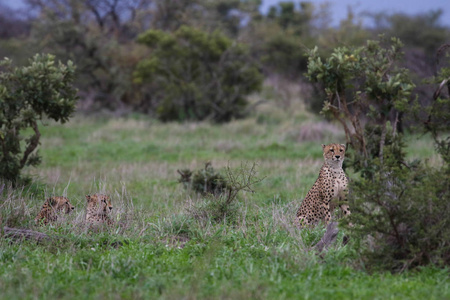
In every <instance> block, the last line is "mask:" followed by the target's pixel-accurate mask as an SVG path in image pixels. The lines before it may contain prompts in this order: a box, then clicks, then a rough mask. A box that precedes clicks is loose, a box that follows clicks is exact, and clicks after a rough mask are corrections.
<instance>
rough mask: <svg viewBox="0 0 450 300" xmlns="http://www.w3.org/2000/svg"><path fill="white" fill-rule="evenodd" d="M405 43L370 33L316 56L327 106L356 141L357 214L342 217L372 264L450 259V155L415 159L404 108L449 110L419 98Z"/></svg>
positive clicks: (353, 198)
mask: <svg viewBox="0 0 450 300" xmlns="http://www.w3.org/2000/svg"><path fill="white" fill-rule="evenodd" d="M401 46H402V44H401V43H400V41H399V40H398V39H395V38H392V39H391V41H390V43H389V44H384V40H380V41H368V42H367V44H366V45H365V46H363V47H358V48H354V49H349V48H337V49H335V50H334V52H333V53H332V54H331V56H330V57H329V58H326V59H325V60H322V59H321V58H320V57H318V56H317V50H314V51H312V52H311V53H310V58H309V63H308V76H309V77H310V78H311V79H312V80H313V81H316V82H319V83H321V84H323V85H324V86H325V92H326V93H327V101H326V102H325V105H324V108H323V110H322V111H323V112H324V113H327V114H329V115H331V116H332V117H334V118H335V119H337V120H338V121H340V122H341V124H342V125H343V127H344V130H345V133H346V138H347V143H349V144H350V145H351V146H352V149H351V152H352V153H351V155H350V159H348V163H347V165H348V166H350V167H352V168H353V170H354V171H355V178H354V180H353V181H351V185H350V190H351V191H352V193H350V204H351V211H352V214H351V215H350V216H349V217H348V218H344V219H343V220H342V223H343V224H344V227H345V228H346V229H347V230H348V231H349V232H350V236H351V237H352V238H353V239H354V240H355V241H356V243H357V244H359V245H360V246H362V247H359V248H358V249H359V252H360V255H361V260H362V261H364V262H365V265H366V266H367V267H368V268H370V269H388V270H391V271H402V270H405V269H408V268H414V267H417V266H423V265H428V264H433V265H436V266H445V265H448V264H449V263H450V242H449V241H450V219H449V218H448V216H447V212H448V210H449V209H450V202H449V201H448V199H449V198H450V197H449V196H450V177H449V176H448V170H449V167H448V162H447V165H445V164H444V166H443V167H441V168H437V169H431V168H428V167H426V166H424V165H422V164H421V163H420V162H418V161H414V162H408V161H407V160H406V155H405V148H406V144H405V143H404V140H403V136H402V134H400V133H399V130H398V125H399V120H400V117H399V116H400V114H401V113H403V112H413V113H415V112H417V111H419V110H422V111H423V110H425V111H429V113H430V118H429V120H435V119H439V120H441V121H442V120H448V116H449V111H448V110H446V111H445V112H442V111H436V110H433V109H432V108H431V109H430V108H423V107H422V108H421V107H419V105H418V103H417V102H416V101H412V99H411V93H412V91H413V89H414V84H413V83H412V82H411V79H410V77H409V73H408V70H406V69H403V68H400V67H399V66H398V61H399V59H400V58H401V56H402V52H401ZM444 80H445V79H444ZM436 103H438V104H442V103H445V101H444V100H442V99H440V100H439V101H437V102H436ZM364 124H365V125H364ZM432 125H433V122H428V126H432ZM434 128H435V129H436V131H439V130H442V129H443V128H442V127H440V128H437V127H434ZM447 128H448V127H447ZM437 144H438V145H440V144H439V143H438V141H437ZM444 148H445V147H444ZM440 149H442V147H441V148H440ZM439 152H440V153H442V151H439ZM444 161H445V156H444ZM350 224H353V226H350Z"/></svg>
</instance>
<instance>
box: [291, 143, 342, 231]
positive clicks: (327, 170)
mask: <svg viewBox="0 0 450 300" xmlns="http://www.w3.org/2000/svg"><path fill="white" fill-rule="evenodd" d="M322 148H323V157H324V159H325V163H324V164H323V166H322V168H321V169H320V173H319V178H317V180H316V182H315V183H314V185H313V187H312V188H311V189H310V190H309V192H308V194H306V197H305V199H304V200H303V202H302V204H301V206H300V208H299V209H298V211H297V219H298V221H299V223H300V226H304V225H315V224H317V223H318V222H319V221H325V223H326V224H328V222H329V221H330V219H331V213H332V211H333V210H334V208H335V207H336V203H335V201H338V203H339V207H340V208H341V210H342V211H343V212H344V215H349V214H350V209H349V206H348V204H347V203H346V202H345V203H342V202H343V201H346V200H347V194H348V189H347V185H348V179H347V177H346V176H345V173H344V170H343V169H342V163H343V162H344V157H345V145H342V144H329V145H322Z"/></svg>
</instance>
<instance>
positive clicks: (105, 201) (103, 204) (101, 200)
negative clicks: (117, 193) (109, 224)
mask: <svg viewBox="0 0 450 300" xmlns="http://www.w3.org/2000/svg"><path fill="white" fill-rule="evenodd" d="M86 200H87V203H88V208H97V209H98V210H99V211H101V212H103V213H109V212H110V211H111V210H112V209H113V206H112V204H111V199H110V198H109V196H108V195H102V194H95V195H86Z"/></svg>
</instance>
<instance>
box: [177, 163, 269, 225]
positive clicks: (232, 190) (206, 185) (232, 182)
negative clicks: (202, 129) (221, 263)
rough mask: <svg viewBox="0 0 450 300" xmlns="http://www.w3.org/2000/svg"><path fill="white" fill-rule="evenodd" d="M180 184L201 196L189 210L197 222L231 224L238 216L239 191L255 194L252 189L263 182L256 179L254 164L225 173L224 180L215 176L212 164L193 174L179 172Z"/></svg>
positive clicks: (227, 170) (187, 171)
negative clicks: (225, 220) (202, 220)
mask: <svg viewBox="0 0 450 300" xmlns="http://www.w3.org/2000/svg"><path fill="white" fill-rule="evenodd" d="M178 172H179V173H180V175H181V178H180V180H179V181H180V182H181V183H183V184H184V185H185V186H186V187H189V186H190V187H191V188H192V189H193V190H194V191H196V192H198V193H200V194H201V195H202V196H203V198H202V199H203V201H202V202H200V203H199V204H197V205H194V206H193V207H191V208H189V209H188V210H189V212H190V213H191V214H192V215H193V216H194V217H196V218H197V219H205V218H207V219H211V220H212V221H214V222H221V221H223V220H224V219H228V220H233V219H234V218H235V216H236V215H237V209H238V207H237V206H236V200H237V196H238V194H239V192H240V191H247V192H252V193H253V192H254V190H253V186H254V185H255V184H257V183H259V182H261V181H262V180H263V179H262V178H258V177H257V176H256V164H255V163H253V164H252V165H251V166H249V165H248V164H242V165H241V167H240V168H238V169H235V170H233V169H231V168H230V167H229V166H228V167H227V168H226V169H225V172H226V175H225V176H226V177H223V176H222V175H220V174H219V173H218V172H216V171H215V170H214V169H213V168H212V166H211V163H209V162H208V163H206V164H205V168H204V169H201V170H198V171H197V172H195V173H194V176H193V178H192V180H191V179H190V177H191V174H192V172H191V171H190V170H183V171H178Z"/></svg>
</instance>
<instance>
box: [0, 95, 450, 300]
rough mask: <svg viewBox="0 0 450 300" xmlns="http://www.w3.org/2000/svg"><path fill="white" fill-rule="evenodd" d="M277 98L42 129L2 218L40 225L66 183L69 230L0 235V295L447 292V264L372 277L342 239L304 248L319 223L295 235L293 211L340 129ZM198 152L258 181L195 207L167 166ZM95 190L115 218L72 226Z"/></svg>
mask: <svg viewBox="0 0 450 300" xmlns="http://www.w3.org/2000/svg"><path fill="white" fill-rule="evenodd" d="M294 104H295V103H294ZM277 107H280V106H279V105H272V106H270V105H266V106H262V107H260V108H259V111H258V113H257V114H255V115H254V116H251V117H250V118H248V119H245V120H239V121H234V122H232V123H229V124H224V125H222V126H217V125H209V124H207V123H187V124H177V123H168V124H162V123H159V122H156V121H154V120H150V119H148V118H147V117H145V116H128V117H126V118H117V117H99V116H96V117H90V118H88V117H82V116H79V115H77V116H75V118H74V119H73V120H72V121H71V122H69V123H68V124H65V125H57V124H53V123H50V124H49V125H48V126H46V127H42V128H41V132H42V140H41V142H42V145H41V147H40V153H41V154H42V161H43V163H42V165H41V166H40V167H38V168H30V169H27V172H28V174H32V175H33V178H34V184H33V186H31V187H28V188H27V189H26V190H25V191H24V192H21V191H20V190H15V191H12V192H11V193H9V196H8V197H9V198H7V199H2V201H3V202H4V203H6V205H5V206H3V207H2V210H1V214H2V215H1V216H2V218H3V221H4V222H5V220H6V217H7V216H6V212H10V214H9V219H10V220H11V222H13V223H12V224H10V225H16V226H23V227H31V228H35V229H36V230H38V229H37V228H36V227H33V226H35V225H34V221H33V218H34V216H35V215H36V213H37V211H38V209H39V208H40V206H41V205H42V202H41V201H42V199H43V196H45V195H48V194H51V193H53V192H54V193H55V194H58V193H59V194H63V192H64V191H66V194H67V196H68V197H69V198H70V200H71V203H72V204H73V205H74V206H75V207H76V209H75V211H74V213H73V214H71V215H69V217H68V218H67V219H68V220H69V221H70V223H69V224H68V225H67V226H62V227H58V228H56V227H52V226H48V227H45V228H42V229H39V230H42V231H43V232H45V233H48V234H53V235H57V236H64V237H65V239H63V240H58V241H57V242H53V243H42V244H39V245H36V244H33V243H31V242H23V243H9V242H7V241H4V240H0V290H1V291H2V293H0V299H25V298H58V299H79V298H91V299H104V298H128V299H130V298H133V299H149V298H163V299H179V298H180V297H182V296H183V297H188V298H191V299H199V298H222V299H223V298H229V299H249V298H253V299H259V298H268V299H274V298H276V299H299V298H308V297H309V298H314V299H329V298H330V297H332V298H333V299H386V298H391V297H392V295H395V297H396V298H399V299H400V298H401V299H423V298H427V299H445V298H449V297H450V281H449V279H448V278H450V276H449V272H448V270H435V269H432V268H425V269H422V270H419V271H417V272H411V273H408V272H407V273H404V274H401V275H392V274H390V273H384V272H379V273H372V274H369V273H367V272H366V271H364V269H363V268H362V267H361V266H362V264H361V262H360V261H358V260H355V257H356V253H357V252H356V251H357V250H355V248H351V247H350V246H351V245H348V246H345V247H342V246H338V247H336V248H332V249H331V250H330V251H329V252H328V253H327V254H326V255H324V257H323V258H319V257H318V256H316V255H315V254H314V252H310V251H308V249H309V247H311V246H312V245H314V244H315V243H316V242H317V241H318V240H319V239H320V237H321V236H322V235H323V233H324V228H323V227H320V226H318V227H317V228H315V229H310V230H309V229H308V230H304V231H300V230H298V229H297V228H296V227H295V226H294V225H293V224H292V220H293V218H294V217H295V213H296V210H297V209H298V206H299V205H300V202H301V199H302V198H303V197H304V196H305V195H306V192H307V191H308V190H309V188H310V187H311V186H312V184H313V183H314V181H315V180H316V178H317V171H318V170H319V169H320V167H321V165H322V163H323V158H322V148H321V147H320V144H322V143H327V142H330V141H342V142H344V140H343V139H344V136H343V134H342V133H340V132H339V130H337V132H336V128H339V127H338V125H336V126H330V125H329V124H327V123H325V122H324V121H322V120H320V119H318V118H317V117H314V116H312V115H310V114H308V113H306V112H304V110H303V107H302V106H301V105H300V104H299V105H298V106H294V107H290V108H289V109H286V110H283V109H282V108H277ZM408 139H409V143H410V145H411V148H408V149H409V150H410V151H411V152H410V154H409V155H410V157H416V156H418V157H422V158H425V157H427V158H429V162H430V163H431V164H439V159H438V158H437V155H436V154H435V153H434V152H433V149H429V145H430V139H429V137H426V136H421V137H420V139H419V140H417V139H416V138H415V137H414V136H410V137H409V138H408ZM317 145H319V147H317ZM206 161H211V162H212V164H213V166H214V168H216V169H221V168H223V167H226V166H227V165H230V166H231V167H233V168H235V167H238V166H240V164H241V163H242V162H257V163H258V166H257V169H258V173H259V174H258V175H259V176H260V177H265V179H264V180H263V182H261V183H260V184H258V185H257V186H255V187H254V189H255V193H242V194H241V195H240V196H239V201H238V203H237V205H236V206H237V212H238V213H237V215H236V216H235V217H234V218H232V219H230V220H226V221H224V222H221V223H212V222H209V221H208V220H205V219H201V220H198V219H196V218H194V217H192V215H190V214H189V209H188V208H195V207H203V206H202V205H204V204H206V203H207V199H203V198H197V197H195V196H193V195H190V194H188V193H187V192H186V191H185V190H184V188H183V187H182V185H181V184H179V183H178V182H177V180H178V177H179V175H178V173H177V169H184V168H190V169H191V170H193V169H197V168H201V167H202V166H204V163H205V162H206ZM348 175H349V176H350V177H351V176H352V174H348ZM95 193H107V194H109V195H110V196H111V199H112V202H113V205H114V209H113V212H112V218H113V219H114V220H120V222H116V223H117V225H115V226H112V228H106V229H104V231H99V232H95V233H94V232H90V231H88V230H87V229H86V228H85V227H83V226H82V224H83V218H84V209H85V205H86V200H85V195H87V194H95ZM21 203H27V204H28V206H25V207H22V206H21V205H20V204H21ZM16 213H17V214H16ZM11 218H12V219H11ZM339 238H342V236H340V237H338V239H339Z"/></svg>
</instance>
